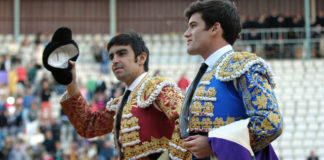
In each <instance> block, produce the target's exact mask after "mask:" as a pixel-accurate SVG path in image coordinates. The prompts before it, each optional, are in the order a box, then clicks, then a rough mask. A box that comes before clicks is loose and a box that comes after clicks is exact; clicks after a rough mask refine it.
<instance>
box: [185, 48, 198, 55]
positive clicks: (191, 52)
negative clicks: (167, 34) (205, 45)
mask: <svg viewBox="0 0 324 160" xmlns="http://www.w3.org/2000/svg"><path fill="white" fill-rule="evenodd" d="M187 53H188V54H189V55H198V54H199V53H197V52H195V51H193V50H189V49H187Z"/></svg>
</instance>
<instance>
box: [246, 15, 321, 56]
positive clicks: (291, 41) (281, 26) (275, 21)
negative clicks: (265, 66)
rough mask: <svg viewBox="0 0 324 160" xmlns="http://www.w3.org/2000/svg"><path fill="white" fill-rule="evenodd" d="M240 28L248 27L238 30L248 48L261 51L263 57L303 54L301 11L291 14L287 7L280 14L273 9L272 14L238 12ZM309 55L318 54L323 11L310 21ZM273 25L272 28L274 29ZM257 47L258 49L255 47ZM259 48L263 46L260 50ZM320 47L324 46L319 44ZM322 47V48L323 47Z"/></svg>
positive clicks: (302, 20) (252, 50) (303, 32)
mask: <svg viewBox="0 0 324 160" xmlns="http://www.w3.org/2000/svg"><path fill="white" fill-rule="evenodd" d="M241 20H242V21H241V22H242V27H243V29H246V30H248V31H247V32H243V33H242V34H241V39H242V40H245V41H247V42H248V43H249V44H248V45H247V46H248V47H249V48H248V49H247V50H249V51H251V52H254V53H255V52H258V53H262V55H260V56H262V57H264V58H267V59H271V58H277V59H283V58H288V59H291V58H302V55H301V54H302V53H301V52H303V40H304V39H305V30H304V29H303V28H302V27H304V25H305V22H304V17H303V15H302V14H301V13H298V14H296V15H291V14H290V13H289V11H286V12H285V13H284V14H279V13H278V12H277V10H276V9H273V10H272V12H271V14H269V15H266V14H265V13H263V14H261V15H260V16H259V17H255V16H254V15H249V16H246V15H244V14H242V15H241ZM311 26H312V29H311V33H310V35H311V38H312V39H313V40H314V41H312V42H311V48H312V51H311V52H312V53H311V57H312V58H320V57H323V56H324V55H322V54H321V44H320V43H323V42H321V38H322V37H323V35H324V34H323V31H324V30H323V26H324V11H320V12H319V13H318V14H317V16H316V19H315V21H313V22H312V24H311ZM273 29H275V30H273ZM258 48H259V50H258ZM260 48H262V50H260ZM322 48H323V47H322ZM322 50H323V49H322Z"/></svg>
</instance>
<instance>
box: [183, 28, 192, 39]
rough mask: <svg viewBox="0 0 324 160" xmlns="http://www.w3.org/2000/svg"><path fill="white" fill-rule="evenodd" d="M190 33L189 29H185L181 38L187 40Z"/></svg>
mask: <svg viewBox="0 0 324 160" xmlns="http://www.w3.org/2000/svg"><path fill="white" fill-rule="evenodd" d="M190 35H191V34H190V32H189V29H187V30H186V31H185V32H184V34H183V36H184V37H186V38H189V37H190Z"/></svg>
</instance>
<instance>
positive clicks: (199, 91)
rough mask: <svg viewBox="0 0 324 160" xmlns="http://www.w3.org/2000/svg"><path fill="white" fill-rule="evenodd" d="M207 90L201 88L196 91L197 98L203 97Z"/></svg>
mask: <svg viewBox="0 0 324 160" xmlns="http://www.w3.org/2000/svg"><path fill="white" fill-rule="evenodd" d="M205 90H206V89H205V87H204V86H200V87H199V88H197V89H196V93H195V96H199V97H203V96H204V94H205Z"/></svg>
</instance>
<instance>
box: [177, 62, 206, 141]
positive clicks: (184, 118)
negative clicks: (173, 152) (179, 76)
mask: <svg viewBox="0 0 324 160" xmlns="http://www.w3.org/2000/svg"><path fill="white" fill-rule="evenodd" d="M207 68H208V65H207V64H206V63H202V64H201V66H200V69H199V71H198V73H197V75H196V77H195V79H194V80H193V82H192V84H191V85H190V87H189V89H188V92H187V93H186V97H185V99H184V102H183V104H182V107H181V108H182V110H181V113H180V133H181V135H180V137H181V138H187V137H188V136H189V133H188V131H187V129H188V128H189V119H188V118H189V115H190V111H189V107H190V104H191V101H192V96H193V94H194V93H195V90H196V87H197V85H198V82H199V81H200V79H201V77H202V76H203V75H204V73H205V72H206V70H207Z"/></svg>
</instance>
